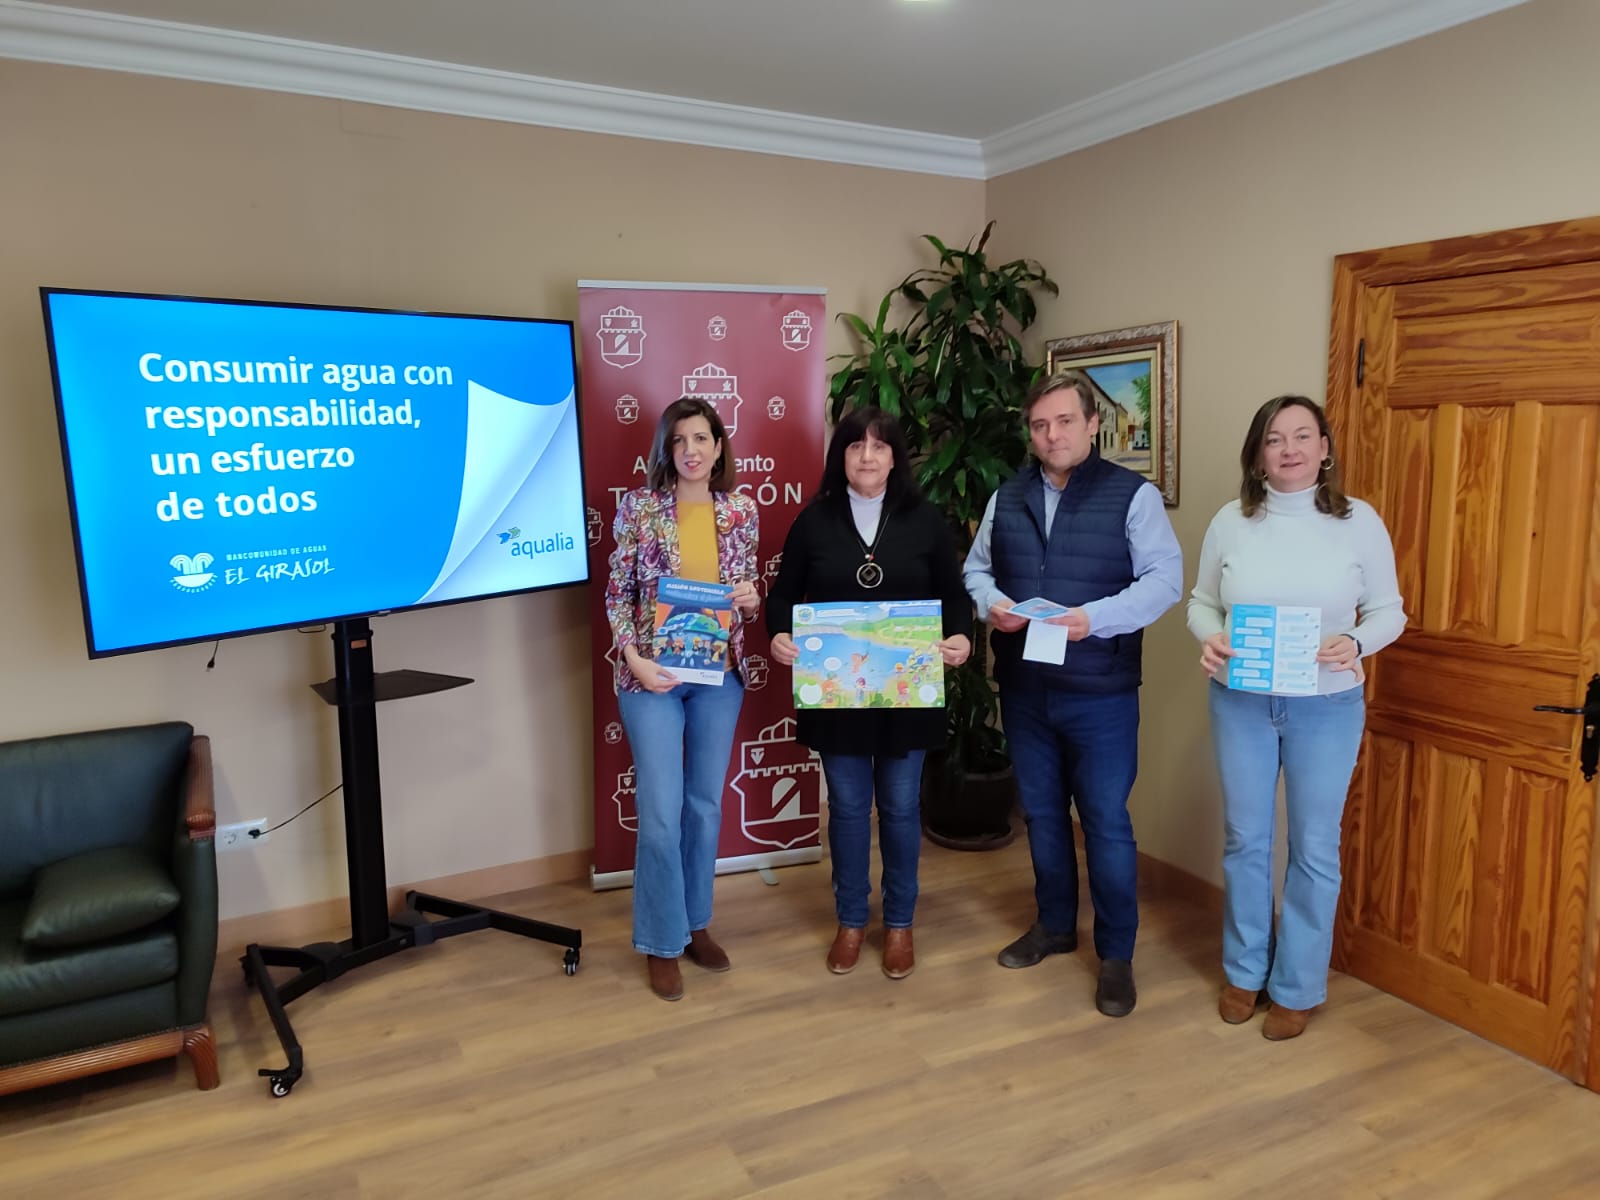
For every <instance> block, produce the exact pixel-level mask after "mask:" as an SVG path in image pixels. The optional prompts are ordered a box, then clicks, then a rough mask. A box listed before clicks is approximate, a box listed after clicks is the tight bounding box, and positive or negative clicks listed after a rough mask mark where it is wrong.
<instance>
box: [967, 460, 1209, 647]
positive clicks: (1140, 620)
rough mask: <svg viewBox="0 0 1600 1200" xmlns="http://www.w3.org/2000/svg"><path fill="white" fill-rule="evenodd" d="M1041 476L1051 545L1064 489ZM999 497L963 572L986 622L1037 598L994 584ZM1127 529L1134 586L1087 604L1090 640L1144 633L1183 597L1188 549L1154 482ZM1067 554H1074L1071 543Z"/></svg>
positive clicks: (1131, 509)
mask: <svg viewBox="0 0 1600 1200" xmlns="http://www.w3.org/2000/svg"><path fill="white" fill-rule="evenodd" d="M1039 478H1040V479H1041V480H1042V481H1043V482H1044V536H1045V540H1046V541H1047V542H1048V541H1049V539H1050V529H1051V527H1052V526H1053V525H1054V524H1055V519H1056V509H1057V508H1058V507H1059V506H1060V504H1061V492H1062V489H1061V488H1058V487H1056V486H1054V485H1053V484H1052V483H1051V482H1050V478H1049V476H1047V475H1045V473H1044V472H1043V471H1040V472H1039ZM994 499H995V498H994V497H993V496H990V497H989V504H988V507H987V508H985V509H984V510H983V521H982V522H981V523H980V524H979V525H978V536H977V537H976V538H975V539H974V540H973V543H972V550H971V551H970V552H969V553H968V554H967V561H966V564H965V566H963V567H962V572H961V573H962V578H963V579H964V580H965V582H966V585H967V593H968V594H969V595H970V596H971V597H972V602H973V603H974V604H976V605H977V606H978V615H979V616H980V617H982V618H983V619H984V620H988V616H989V610H990V609H991V608H993V607H994V606H995V605H996V604H1004V603H1006V602H1008V601H1009V602H1011V603H1013V604H1015V603H1017V602H1019V601H1022V600H1029V599H1032V597H1031V596H1007V595H1006V594H1005V593H1004V592H1002V591H1001V590H1000V589H999V588H998V587H996V586H995V582H994V556H993V554H992V552H991V550H990V546H989V538H990V534H991V532H992V530H993V528H994ZM1126 530H1127V535H1128V554H1129V557H1130V558H1131V559H1132V560H1133V575H1134V579H1133V582H1132V583H1130V584H1129V585H1128V586H1127V587H1125V588H1123V589H1122V591H1120V592H1118V593H1117V594H1116V595H1114V596H1107V597H1105V598H1104V599H1103V600H1091V601H1089V603H1087V604H1085V605H1083V606H1082V610H1083V614H1084V615H1085V616H1086V617H1088V618H1089V636H1090V637H1107V638H1108V637H1117V636H1118V635H1120V634H1124V633H1133V632H1135V631H1136V630H1139V629H1143V628H1144V627H1145V626H1146V625H1149V624H1151V623H1152V622H1154V621H1155V619H1156V618H1157V617H1159V616H1160V615H1161V614H1162V613H1164V612H1166V611H1167V609H1169V608H1171V607H1172V606H1173V605H1174V604H1176V603H1177V602H1178V597H1179V596H1181V595H1182V594H1183V550H1182V548H1181V547H1180V546H1179V545H1178V535H1177V534H1175V533H1173V532H1172V522H1171V521H1169V520H1168V519H1167V508H1166V505H1165V503H1164V502H1163V501H1162V499H1161V493H1160V492H1159V491H1157V490H1156V487H1155V485H1154V484H1151V483H1146V484H1144V485H1143V486H1142V487H1140V489H1139V490H1138V491H1136V492H1135V493H1134V494H1133V501H1132V503H1130V504H1129V505H1128V517H1127V525H1126ZM1067 553H1068V554H1071V553H1072V547H1071V546H1070V545H1069V546H1068V547H1067Z"/></svg>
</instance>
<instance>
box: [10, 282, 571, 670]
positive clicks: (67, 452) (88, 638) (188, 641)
mask: <svg viewBox="0 0 1600 1200" xmlns="http://www.w3.org/2000/svg"><path fill="white" fill-rule="evenodd" d="M51 296H105V297H111V298H113V299H121V300H170V301H178V302H184V303H191V304H233V305H239V306H241V307H248V308H294V309H306V310H314V311H318V312H337V313H376V314H378V315H380V316H401V317H440V318H453V319H456V320H469V321H512V322H517V323H519V324H525V325H564V326H566V329H567V347H568V352H569V353H570V354H571V357H572V393H573V405H572V412H573V418H574V421H575V423H576V426H577V433H578V447H577V452H578V489H579V496H578V500H579V503H580V504H581V505H582V506H583V507H584V509H585V525H586V526H587V509H588V500H587V496H588V494H589V493H588V490H587V486H586V483H587V481H586V480H585V478H584V453H583V446H584V442H583V406H582V405H581V404H579V403H578V402H577V397H578V343H577V330H576V325H575V322H573V321H569V320H563V319H562V318H560V317H513V316H506V315H504V314H498V313H461V312H433V311H420V310H414V309H404V308H378V307H368V306H362V305H349V304H313V303H307V302H299V301H282V300H245V299H239V298H236V297H225V296H187V295H177V294H171V293H162V292H123V291H109V290H103V289H99V288H67V287H40V288H39V303H40V306H41V308H42V309H43V310H44V334H45V351H46V353H47V354H48V355H49V358H50V388H51V391H52V393H53V394H54V396H55V406H56V433H57V438H58V440H59V441H60V443H61V469H62V484H63V486H64V487H65V488H66V492H67V509H68V513H69V516H70V518H71V523H72V558H73V565H74V566H75V567H76V569H77V572H78V603H79V606H80V608H81V609H82V610H83V634H84V642H85V645H86V648H87V650H88V654H89V658H90V659H91V660H92V659H98V658H118V657H121V656H122V655H124V654H142V653H144V652H145V651H147V650H166V649H170V648H172V647H174V646H193V645H198V644H200V643H203V642H220V641H224V640H228V639H232V638H240V637H250V636H252V635H254V634H258V633H279V632H281V631H283V630H286V629H305V628H307V627H308V626H313V625H332V624H336V623H337V622H339V621H349V620H359V619H362V618H371V617H387V616H392V615H395V614H398V613H408V612H420V611H422V610H424V609H429V608H446V607H448V606H450V605H453V604H475V603H477V602H478V601H480V600H498V599H501V598H502V597H505V596H526V595H532V594H534V593H537V592H551V591H557V590H559V589H561V588H571V587H587V586H588V585H589V584H590V583H591V582H592V575H593V572H592V570H591V566H590V561H589V558H590V556H589V555H588V554H587V553H585V554H584V556H583V577H582V578H581V579H569V580H563V581H562V582H560V583H544V584H538V585H536V586H533V587H525V588H511V589H509V590H507V591H503V592H484V593H482V594H481V595H476V596H457V597H454V598H452V599H449V600H431V601H427V602H425V603H418V604H403V605H399V606H397V607H394V608H373V609H365V610H361V611H356V612H344V613H327V614H322V615H308V616H306V617H304V618H299V619H296V620H293V621H285V622H283V623H281V624H277V625H257V626H251V627H250V628H248V629H235V630H229V631H227V632H217V631H215V630H213V631H211V632H209V633H205V634H199V635H196V636H194V637H184V638H177V639H174V640H171V641H165V642H141V643H139V644H138V645H136V646H120V647H117V648H115V649H109V650H102V649H98V648H97V647H96V645H95V636H94V613H93V611H92V610H91V608H90V605H89V588H88V579H87V577H86V575H85V573H84V563H83V538H82V534H81V532H80V530H79V526H78V494H77V489H76V487H75V486H74V481H75V479H76V476H75V475H73V473H72V448H71V446H70V445H69V444H68V442H67V415H66V407H65V405H64V404H63V402H62V397H61V372H60V368H59V366H58V364H57V362H56V339H55V328H54V325H53V323H52V321H51V313H50V297H51ZM586 532H587V531H586ZM586 540H587V539H586Z"/></svg>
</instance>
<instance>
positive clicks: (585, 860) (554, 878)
mask: <svg viewBox="0 0 1600 1200" xmlns="http://www.w3.org/2000/svg"><path fill="white" fill-rule="evenodd" d="M801 853H803V855H804V857H803V858H802V857H799V856H796V857H795V858H793V859H790V858H786V857H784V856H779V855H773V856H760V857H762V858H763V859H764V860H766V859H769V858H771V859H779V858H782V860H783V861H782V862H775V861H763V862H762V863H759V864H754V865H759V866H777V865H788V863H790V862H793V861H803V862H816V861H817V860H818V859H820V858H821V856H822V851H821V848H820V847H815V846H813V847H807V848H806V849H805V850H804V851H803V852H801ZM593 861H594V851H593V850H592V849H590V848H589V847H587V846H585V847H583V848H581V849H578V850H569V851H567V852H566V853H564V854H551V855H547V856H546V857H544V858H529V859H524V860H523V861H521V862H514V863H502V864H501V865H500V866H497V867H481V868H479V869H478V870H476V871H463V872H461V873H459V874H456V875H442V876H439V877H438V878H435V879H421V880H418V881H417V882H415V883H407V884H398V885H396V886H394V887H391V888H390V889H389V907H390V909H391V910H394V909H398V908H399V907H400V905H401V904H402V903H403V901H404V899H405V894H406V892H408V891H412V890H415V891H419V892H432V893H433V894H435V895H440V896H449V897H451V898H452V899H457V900H484V899H487V898H489V897H490V896H503V895H506V894H507V893H510V892H520V891H524V890H526V889H528V888H536V887H543V886H544V885H546V884H550V883H573V882H576V881H578V880H584V881H589V878H590V875H591V872H592V870H593V866H592V864H593ZM720 868H721V864H719V871H720ZM732 869H743V870H750V869H752V866H751V865H744V864H741V866H740V867H737V868H732ZM612 875H615V876H627V878H621V879H619V878H613V877H612ZM631 876H632V872H631V871H630V872H615V873H612V874H611V875H607V876H605V877H601V876H596V877H595V878H594V880H593V886H594V887H595V889H596V890H600V889H601V888H602V887H617V886H626V884H627V883H629V882H631ZM602 879H603V880H604V882H602ZM1139 881H1140V883H1142V884H1143V885H1144V886H1145V887H1146V888H1147V889H1148V890H1150V891H1152V892H1155V893H1157V894H1159V895H1162V896H1167V897H1170V898H1172V899H1174V900H1179V901H1182V902H1184V903H1186V904H1192V905H1194V906H1196V907H1198V908H1199V909H1201V910H1202V911H1205V912H1210V913H1217V914H1220V913H1221V912H1222V889H1221V888H1220V887H1218V886H1217V885H1216V884H1214V883H1211V882H1210V881H1209V880H1205V879H1201V878H1200V877H1199V876H1198V875H1191V874H1190V873H1189V872H1188V871H1185V870H1184V869H1183V868H1182V867H1176V866H1173V865H1172V864H1171V863H1169V862H1163V861H1162V860H1161V859H1159V858H1152V857H1151V856H1150V855H1148V854H1145V853H1142V852H1141V853H1140V855H1139ZM349 928H350V901H349V899H348V898H347V897H344V896H335V897H333V898H332V899H329V900H317V901H314V902H312V903H310V904H297V905H295V906H293V907H291V908H279V909H273V910H272V911H270V912H260V913H250V914H248V915H246V916H242V917H229V918H228V919H227V920H225V921H221V922H219V923H218V925H217V958H218V961H219V962H225V963H227V964H229V965H231V964H232V963H233V962H234V960H236V959H237V958H238V957H239V955H241V954H242V953H244V948H245V947H246V946H248V945H250V944H251V943H252V942H259V943H261V944H263V945H271V946H299V945H303V944H305V943H307V942H314V941H317V940H318V939H320V938H331V939H334V940H337V939H339V938H343V937H346V936H348V934H349Z"/></svg>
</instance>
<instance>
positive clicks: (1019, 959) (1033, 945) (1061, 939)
mask: <svg viewBox="0 0 1600 1200" xmlns="http://www.w3.org/2000/svg"><path fill="white" fill-rule="evenodd" d="M1077 948H1078V932H1077V930H1073V931H1072V932H1071V933H1051V932H1050V931H1049V930H1048V929H1046V928H1045V927H1044V926H1043V925H1039V924H1035V925H1034V926H1033V927H1032V928H1030V929H1029V930H1028V932H1027V933H1025V934H1023V935H1022V936H1021V937H1019V938H1018V939H1017V940H1016V941H1014V942H1012V943H1011V944H1010V945H1009V946H1007V947H1006V948H1005V949H1004V950H1002V951H1000V957H999V963H1000V965H1001V966H1002V967H1033V966H1037V965H1038V964H1039V963H1041V962H1043V961H1044V960H1045V958H1046V957H1047V956H1049V955H1051V954H1071V953H1072V952H1073V951H1074V950H1076V949H1077Z"/></svg>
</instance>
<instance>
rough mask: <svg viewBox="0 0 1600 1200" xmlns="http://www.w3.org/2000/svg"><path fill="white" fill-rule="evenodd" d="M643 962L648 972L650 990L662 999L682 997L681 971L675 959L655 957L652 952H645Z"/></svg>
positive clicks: (679, 998)
mask: <svg viewBox="0 0 1600 1200" xmlns="http://www.w3.org/2000/svg"><path fill="white" fill-rule="evenodd" d="M645 963H646V966H647V968H648V970H649V972H650V990H651V991H652V992H654V993H655V994H656V995H658V996H660V997H661V998H662V999H663V1000H682V999H683V972H682V971H680V970H679V969H678V960H677V959H675V958H657V957H656V956H655V955H654V954H647V955H645Z"/></svg>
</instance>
